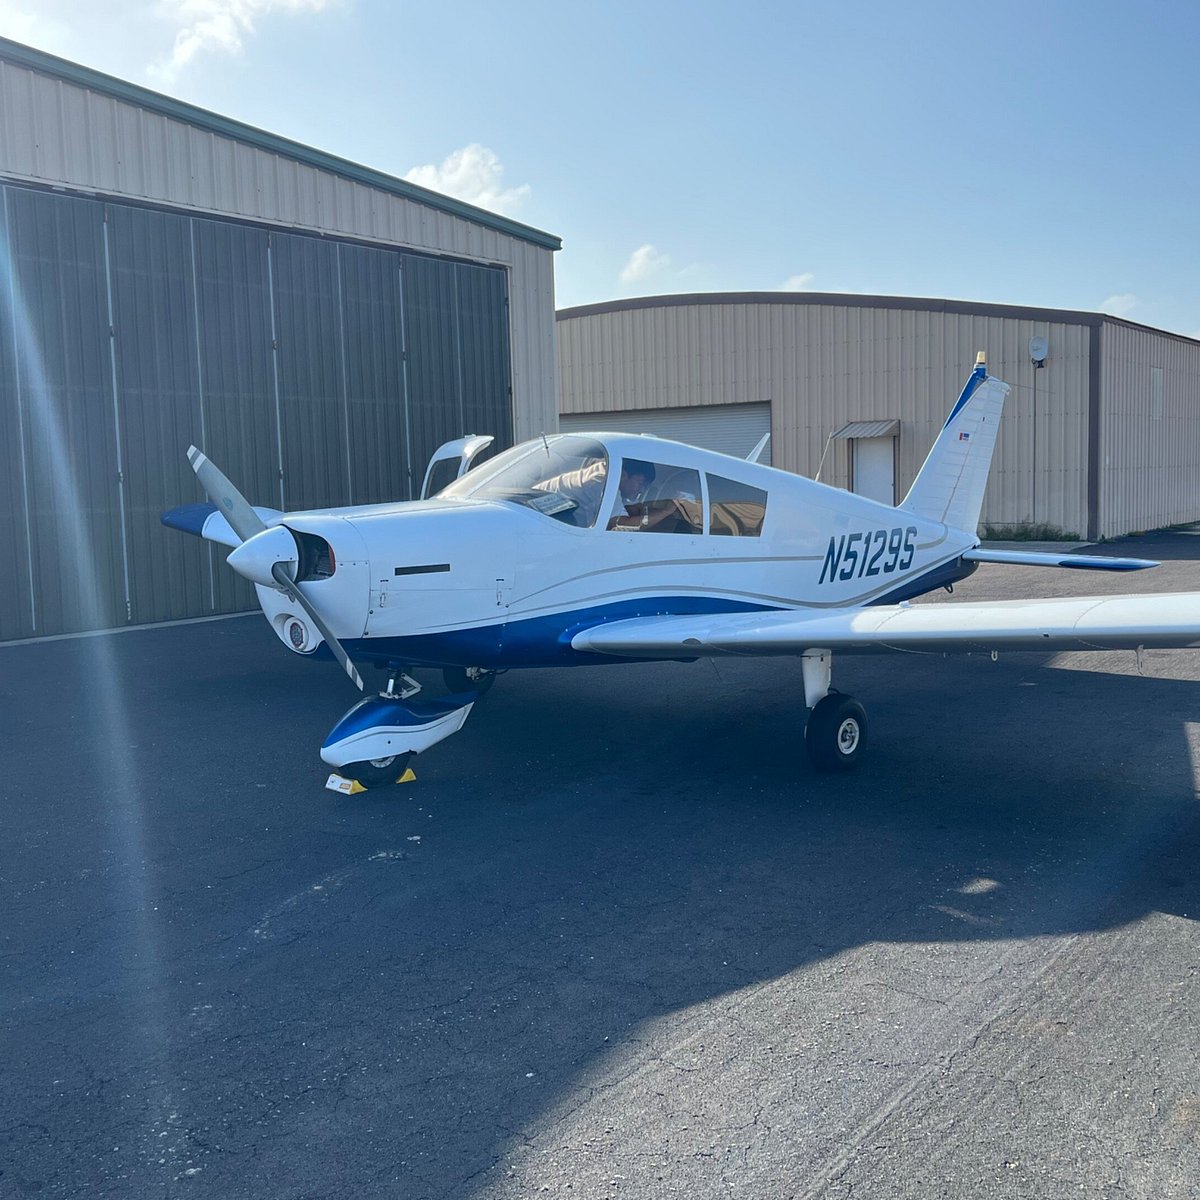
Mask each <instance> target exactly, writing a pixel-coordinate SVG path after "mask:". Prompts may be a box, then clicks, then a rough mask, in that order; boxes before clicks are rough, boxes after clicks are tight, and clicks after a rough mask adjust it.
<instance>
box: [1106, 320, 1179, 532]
mask: <svg viewBox="0 0 1200 1200" xmlns="http://www.w3.org/2000/svg"><path fill="white" fill-rule="evenodd" d="M1100 361H1101V364H1102V368H1101V380H1102V384H1101V388H1100V454H1101V456H1102V457H1101V464H1102V477H1103V479H1104V487H1103V489H1102V491H1101V494H1100V513H1099V523H1100V534H1101V535H1102V536H1112V535H1115V534H1120V533H1125V532H1128V531H1129V530H1134V529H1159V528H1162V527H1163V526H1164V525H1179V524H1183V523H1185V522H1190V521H1200V469H1198V464H1200V344H1197V343H1196V342H1193V341H1184V340H1181V339H1179V338H1172V337H1169V336H1166V335H1164V334H1161V333H1158V332H1157V331H1154V330H1150V329H1140V328H1135V327H1132V326H1128V325H1122V324H1119V323H1118V322H1115V321H1106V322H1105V323H1104V326H1103V329H1102V331H1101V341H1100Z"/></svg>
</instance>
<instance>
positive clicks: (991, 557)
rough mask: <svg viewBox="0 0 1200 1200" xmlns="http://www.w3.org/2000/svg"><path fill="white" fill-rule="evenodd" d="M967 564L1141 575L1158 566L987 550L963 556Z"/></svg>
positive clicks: (1149, 562) (1139, 560)
mask: <svg viewBox="0 0 1200 1200" xmlns="http://www.w3.org/2000/svg"><path fill="white" fill-rule="evenodd" d="M963 558H964V559H965V560H966V561H967V562H976V563H1007V564H1009V565H1010V566H1017V567H1067V568H1069V569H1071V570H1074V571H1144V570H1145V569H1146V568H1147V567H1157V566H1158V565H1159V564H1158V563H1156V562H1155V561H1154V560H1153V559H1150V558H1109V557H1107V556H1105V555H1103V554H1047V553H1045V552H1043V551H1038V550H987V549H985V548H984V547H983V546H977V547H976V548H975V549H974V550H967V551H966V552H965V553H964V554H963Z"/></svg>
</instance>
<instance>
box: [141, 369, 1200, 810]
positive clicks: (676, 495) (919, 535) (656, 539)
mask: <svg viewBox="0 0 1200 1200" xmlns="http://www.w3.org/2000/svg"><path fill="white" fill-rule="evenodd" d="M1008 391H1009V387H1008V385H1007V384H1005V383H1001V382H1000V381H999V380H997V379H993V378H991V377H990V376H989V375H988V374H987V367H986V362H985V359H984V355H983V354H982V353H981V354H980V355H979V359H978V362H977V364H976V367H975V370H974V371H973V372H972V374H971V375H970V377H969V378H968V380H967V384H966V386H965V388H964V389H963V392H962V395H961V396H959V398H958V401H957V403H956V404H955V405H954V407H953V409H952V410H951V412H950V415H949V417H947V419H946V423H945V425H944V426H943V428H942V430H941V433H940V434H939V436H938V438H937V440H936V441H935V443H934V445H933V448H932V449H931V451H930V453H929V456H928V458H927V459H926V460H925V463H924V465H923V466H922V467H921V470H920V472H919V473H918V475H917V478H916V480H915V481H914V482H913V485H912V488H911V490H910V491H909V493H908V495H907V496H906V497H905V499H904V500H903V501H902V502H901V503H900V504H899V505H898V506H896V507H895V508H892V507H890V506H889V505H886V504H880V503H876V502H875V501H873V500H868V499H866V498H864V497H862V496H857V495H853V494H851V493H849V492H845V491H842V490H840V489H838V488H833V487H828V486H826V485H823V484H820V483H816V482H814V481H812V480H810V479H805V478H803V477H801V476H798V475H793V474H790V473H788V472H785V471H781V470H777V469H774V468H772V467H767V466H762V465H759V464H758V463H756V462H754V461H750V460H743V459H737V458H732V457H730V456H728V455H724V454H718V453H715V452H713V451H709V450H701V449H698V448H696V447H694V446H686V445H682V444H680V443H677V442H671V441H666V440H663V439H660V438H654V437H647V436H645V435H641V436H635V435H630V434H620V433H594V434H560V435H553V436H542V437H539V438H536V439H535V440H533V441H531V442H526V443H524V444H523V445H520V446H515V447H513V448H512V449H511V450H506V451H504V452H503V453H501V454H498V455H496V457H494V458H492V459H490V460H488V461H486V462H483V463H482V464H481V465H479V466H477V467H475V468H474V469H473V470H470V469H468V468H469V467H470V464H471V461H472V459H474V458H475V457H477V456H478V454H479V452H480V451H481V450H482V449H484V448H485V447H486V446H487V445H488V444H490V442H491V440H492V439H491V438H488V437H478V436H473V437H466V438H462V439H460V440H458V441H457V442H451V443H448V444H447V445H446V446H443V447H442V448H441V449H440V450H439V451H438V452H437V453H436V454H435V455H434V457H433V460H431V462H430V464H429V470H428V472H427V473H426V477H425V487H424V489H423V495H422V498H421V499H420V500H415V501H409V502H403V503H395V504H379V505H372V506H369V507H358V508H336V509H329V510H327V511H314V512H293V513H281V512H277V511H274V510H271V509H264V508H253V507H251V505H250V504H249V503H248V502H247V501H246V500H245V499H244V498H243V497H242V496H241V494H240V493H239V492H238V491H237V489H236V488H235V487H234V486H233V485H232V484H231V483H230V482H229V481H228V480H227V479H226V478H225V476H224V475H223V474H222V473H221V472H220V470H219V469H218V468H217V467H216V466H215V465H214V464H213V463H211V462H210V461H209V460H208V459H207V458H206V457H205V456H204V455H203V454H202V453H201V452H200V451H199V450H197V449H196V448H195V447H194V446H193V447H192V448H191V449H190V450H189V452H188V457H189V459H190V461H191V463H192V466H193V468H194V469H195V472H196V475H197V477H198V479H199V481H200V483H201V485H202V486H203V487H204V489H205V491H206V492H207V493H208V496H209V498H210V499H211V500H212V502H213V503H212V504H196V505H186V506H184V507H182V508H176V509H172V510H171V511H170V512H168V513H166V514H165V515H164V516H163V522H164V523H165V524H167V525H170V526H173V527H175V528H178V529H182V530H185V531H187V532H189V533H194V534H198V535H200V536H201V537H204V538H207V539H208V540H209V541H213V542H218V543H221V544H222V545H226V546H230V547H232V548H233V549H232V552H231V553H230V555H229V560H228V561H229V565H230V566H231V567H232V568H233V569H234V570H235V571H237V572H238V573H239V574H241V575H243V576H245V577H246V578H247V579H249V580H251V581H252V582H253V583H254V584H255V585H256V587H257V592H258V599H259V602H260V604H261V605H262V609H263V612H264V613H265V614H266V617H267V619H268V621H270V623H271V627H272V628H273V629H274V630H275V632H276V634H278V636H279V638H280V640H281V641H282V642H283V644H284V645H285V646H287V647H288V648H289V649H291V650H293V651H294V652H295V653H297V654H301V655H308V656H325V657H328V655H329V654H330V653H332V655H333V656H334V657H335V658H336V659H337V660H338V662H340V663H341V665H342V667H343V668H344V670H345V671H346V673H347V674H348V675H349V676H350V677H351V679H353V680H354V682H355V683H356V684H357V685H358V687H359V688H360V689H362V688H363V681H362V677H361V676H360V675H359V673H358V670H357V668H356V666H355V664H354V660H356V659H357V660H359V661H364V662H372V663H374V664H376V665H378V666H380V667H383V668H385V669H386V671H387V676H386V677H387V681H388V682H387V687H386V688H385V689H384V691H382V692H381V693H380V694H379V695H376V696H371V697H368V698H366V699H364V700H362V701H360V702H359V703H358V704H356V705H355V706H354V707H353V708H351V709H350V711H349V712H347V713H346V714H345V716H343V717H342V719H341V720H340V721H339V722H338V723H337V725H336V726H335V727H334V729H333V730H332V731H331V733H330V734H329V736H328V737H327V738H326V740H325V743H324V745H323V746H322V747H321V757H322V758H323V759H324V760H325V762H327V763H329V764H330V765H331V766H333V767H334V768H336V769H337V770H338V771H339V772H340V773H341V774H342V775H344V776H347V777H349V778H353V779H356V780H358V781H359V782H360V783H362V784H363V785H364V786H368V787H370V786H377V785H380V784H383V783H388V782H393V781H395V780H396V779H397V777H398V776H399V775H400V774H401V773H402V771H403V769H404V767H405V765H406V763H407V760H408V758H409V756H410V755H412V754H416V753H420V752H421V751H423V750H425V749H428V747H430V746H432V745H433V744H435V743H436V742H439V741H441V740H442V739H443V738H445V737H447V736H448V735H450V734H451V733H454V732H456V731H457V730H458V729H460V728H461V727H462V724H463V722H464V721H465V720H466V718H467V715H468V714H469V712H470V711H471V706H472V704H473V703H474V702H475V700H476V699H477V698H478V696H479V695H480V693H482V692H483V691H485V690H486V689H487V687H488V686H489V685H490V684H491V683H492V682H493V681H494V678H495V674H496V673H497V672H501V671H505V670H508V669H510V668H516V667H547V666H570V665H576V664H588V663H603V662H613V661H618V660H622V659H624V660H639V661H656V660H670V659H675V660H683V661H691V660H695V659H698V658H701V657H703V656H706V655H768V654H771V655H781V654H782V655H793V656H795V657H797V658H799V659H800V665H801V673H802V678H803V686H804V702H805V705H806V706H807V708H808V709H809V716H808V721H807V725H806V727H805V741H806V744H807V747H808V751H809V754H810V756H811V758H812V761H813V763H814V764H815V766H816V767H817V768H818V769H820V770H825V771H843V770H848V769H849V768H851V767H853V766H854V765H855V763H856V762H857V761H858V760H859V758H860V756H861V755H862V752H863V748H864V746H865V744H866V739H867V720H866V714H865V712H864V711H863V708H862V706H861V705H860V704H859V703H858V702H857V701H856V700H854V699H853V698H852V697H850V696H848V695H843V694H841V693H839V692H836V691H834V690H832V689H831V687H830V682H831V664H832V657H833V654H834V653H835V652H839V653H843V652H844V653H877V652H882V651H903V652H914V651H933V652H938V653H945V652H955V651H961V652H970V651H994V650H998V649H1025V650H1029V649H1045V650H1050V649H1073V650H1089V649H1091V650H1094V649H1111V648H1114V647H1127V648H1132V649H1140V648H1142V647H1155V646H1157V647H1162V646H1172V647H1180V646H1200V594H1196V595H1193V594H1175V595H1154V596H1111V597H1090V598H1071V599H1047V600H1028V601H1008V602H1002V603H961V604H959V603H954V604H939V603H926V604H921V605H916V606H910V605H909V604H908V600H909V599H910V598H911V597H914V596H919V595H922V594H923V593H926V592H930V591H933V590H935V589H937V588H941V587H948V586H950V585H952V584H954V583H955V582H956V581H958V580H960V579H963V578H965V577H966V576H968V575H970V574H971V573H972V572H973V571H974V570H975V569H976V567H977V566H978V564H979V563H986V562H992V563H1026V564H1031V565H1039V566H1059V567H1072V568H1085V569H1086V568H1091V569H1102V570H1118V571H1119V570H1137V569H1139V568H1142V567H1151V566H1155V565H1157V564H1155V563H1152V562H1148V561H1145V560H1142V559H1127V558H1126V559H1122V558H1107V557H1097V556H1091V555H1076V554H1071V555H1067V556H1062V555H1057V554H1045V553H1032V552H1030V553H1025V552H1006V551H995V550H988V549H985V548H983V547H982V546H981V545H980V542H979V538H978V537H977V536H976V533H975V530H976V525H977V522H978V519H979V513H980V508H981V506H982V503H983V494H984V488H985V486H986V484H987V476H988V471H989V468H990V466H991V460H992V452H993V449H994V447H995V442H996V432H997V427H998V423H999V420H1000V414H1001V411H1002V409H1003V406H1004V399H1005V396H1006V395H1007V394H1008ZM752 457H755V456H752ZM447 468H449V472H450V474H452V475H455V476H456V477H455V478H453V481H452V482H450V483H449V485H448V486H446V487H443V488H441V490H439V491H438V492H437V494H436V495H435V496H433V497H432V498H427V493H428V492H429V491H430V490H431V481H432V480H433V479H434V478H435V477H436V476H437V475H438V474H439V473H442V474H444V473H446V471H447ZM418 667H440V668H442V669H443V671H444V672H445V676H446V680H447V683H448V685H449V686H450V687H451V688H452V694H451V695H449V696H445V697H441V698H437V699H433V700H415V699H413V697H414V696H415V695H416V693H417V692H418V691H420V690H421V689H420V685H419V684H417V683H416V681H415V680H414V679H413V678H412V677H411V675H409V671H411V670H413V669H414V668H418ZM397 683H399V684H400V687H399V689H397Z"/></svg>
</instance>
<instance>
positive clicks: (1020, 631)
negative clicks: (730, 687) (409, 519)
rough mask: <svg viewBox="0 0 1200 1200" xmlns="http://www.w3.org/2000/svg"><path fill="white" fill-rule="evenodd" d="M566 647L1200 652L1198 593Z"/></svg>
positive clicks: (618, 635)
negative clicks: (1199, 649)
mask: <svg viewBox="0 0 1200 1200" xmlns="http://www.w3.org/2000/svg"><path fill="white" fill-rule="evenodd" d="M571 645H572V646H573V647H574V648H575V649H576V650H583V651H592V652H594V653H597V654H609V655H617V656H619V657H628V658H683V659H691V658H700V657H705V656H709V655H717V654H746V655H772V654H801V653H803V652H804V651H805V650H810V649H822V650H837V651H841V652H842V653H847V652H848V653H859V654H879V653H887V652H889V651H891V652H900V653H905V652H907V653H921V652H929V653H939V654H946V653H970V652H972V651H988V650H1004V649H1008V650H1114V649H1137V648H1138V647H1141V646H1144V647H1160V648H1166V647H1175V648H1179V647H1189V646H1196V647H1200V593H1196V592H1178V593H1169V594H1164V595H1157V596H1079V597H1072V598H1064V599H1050V600H1004V601H999V602H978V603H975V602H971V603H963V604H916V605H912V606H911V607H909V606H905V605H899V606H892V607H885V606H880V607H872V608H855V609H839V610H835V611H832V612H820V613H812V612H811V611H809V612H798V611H796V610H789V611H786V612H779V611H773V612H763V613H719V614H715V615H708V616H666V617H636V618H633V619H631V620H627V621H614V622H611V623H608V624H605V625H597V626H594V627H593V628H591V629H585V630H581V631H580V632H579V633H577V634H576V635H575V637H574V638H573V639H572V641H571Z"/></svg>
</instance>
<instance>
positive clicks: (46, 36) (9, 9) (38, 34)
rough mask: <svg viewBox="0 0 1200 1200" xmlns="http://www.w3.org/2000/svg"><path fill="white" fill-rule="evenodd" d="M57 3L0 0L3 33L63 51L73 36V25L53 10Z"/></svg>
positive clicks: (32, 44)
mask: <svg viewBox="0 0 1200 1200" xmlns="http://www.w3.org/2000/svg"><path fill="white" fill-rule="evenodd" d="M53 7H54V6H53V5H50V4H44V3H43V4H39V5H37V6H36V7H34V6H32V5H29V4H26V5H18V4H14V3H11V0H0V36H3V37H6V38H12V39H13V41H14V42H24V43H25V44H26V45H30V46H41V47H43V48H44V49H47V50H50V51H51V52H54V53H59V54H61V53H62V48H63V47H64V46H66V45H67V44H68V43H69V40H70V39H69V32H70V26H69V25H68V23H67V21H66V20H65V19H60V18H59V17H58V16H57V15H52V14H51V12H50V11H49V10H51V9H52V8H53ZM59 7H61V5H60V6H59Z"/></svg>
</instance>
